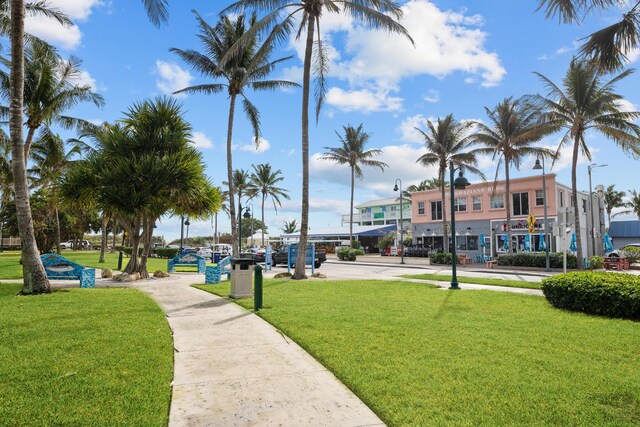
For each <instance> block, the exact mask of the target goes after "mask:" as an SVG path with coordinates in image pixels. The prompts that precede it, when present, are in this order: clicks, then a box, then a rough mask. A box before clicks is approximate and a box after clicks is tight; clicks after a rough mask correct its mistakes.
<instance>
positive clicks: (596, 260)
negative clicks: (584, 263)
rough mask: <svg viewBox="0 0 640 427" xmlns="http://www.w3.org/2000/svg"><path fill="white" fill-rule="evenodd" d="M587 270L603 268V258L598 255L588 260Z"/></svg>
mask: <svg viewBox="0 0 640 427" xmlns="http://www.w3.org/2000/svg"><path fill="white" fill-rule="evenodd" d="M589 268H590V269H591V270H600V269H603V268H604V258H603V257H601V256H598V255H594V256H592V257H591V260H589Z"/></svg>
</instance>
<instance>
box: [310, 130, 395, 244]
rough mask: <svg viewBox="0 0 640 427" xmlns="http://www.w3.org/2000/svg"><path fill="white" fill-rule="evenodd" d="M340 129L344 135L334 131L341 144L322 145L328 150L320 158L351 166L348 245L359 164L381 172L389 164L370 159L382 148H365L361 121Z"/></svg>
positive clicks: (364, 133) (359, 173) (367, 136)
mask: <svg viewBox="0 0 640 427" xmlns="http://www.w3.org/2000/svg"><path fill="white" fill-rule="evenodd" d="M342 129H343V130H344V136H342V135H340V134H339V133H338V132H336V135H337V136H338V139H339V140H340V142H341V143H342V145H341V146H340V147H324V148H325V149H326V150H329V152H327V153H324V154H323V155H322V157H320V158H321V159H323V160H329V161H332V162H336V163H337V164H339V165H349V167H350V168H351V204H350V207H351V209H350V210H349V245H351V244H352V243H351V242H353V192H354V189H355V178H356V177H358V178H359V179H362V168H361V167H360V165H362V166H370V167H376V168H379V169H380V170H381V171H382V172H384V168H386V167H389V165H387V164H386V163H384V162H381V161H379V160H372V159H373V157H375V156H378V155H380V154H382V150H379V149H377V148H372V149H370V150H365V146H366V145H367V142H369V136H370V135H369V134H368V133H366V132H365V131H364V130H363V129H362V123H361V124H360V125H359V126H358V127H357V128H354V127H353V126H351V125H347V126H343V127H342Z"/></svg>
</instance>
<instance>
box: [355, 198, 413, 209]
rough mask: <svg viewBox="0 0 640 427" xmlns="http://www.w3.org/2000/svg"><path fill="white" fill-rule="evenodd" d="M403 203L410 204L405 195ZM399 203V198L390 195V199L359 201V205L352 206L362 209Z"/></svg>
mask: <svg viewBox="0 0 640 427" xmlns="http://www.w3.org/2000/svg"><path fill="white" fill-rule="evenodd" d="M405 203H409V204H410V203H411V199H410V198H408V197H406V196H405V197H404V199H403V202H402V204H405ZM399 204H400V198H399V197H392V198H390V199H377V200H371V201H369V202H364V203H360V204H359V205H356V206H354V208H356V209H362V208H372V207H374V206H389V205H399Z"/></svg>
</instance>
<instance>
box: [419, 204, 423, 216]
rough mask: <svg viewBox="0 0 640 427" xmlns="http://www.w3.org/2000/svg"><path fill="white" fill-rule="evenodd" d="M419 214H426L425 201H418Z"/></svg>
mask: <svg viewBox="0 0 640 427" xmlns="http://www.w3.org/2000/svg"><path fill="white" fill-rule="evenodd" d="M418 215H424V202H418Z"/></svg>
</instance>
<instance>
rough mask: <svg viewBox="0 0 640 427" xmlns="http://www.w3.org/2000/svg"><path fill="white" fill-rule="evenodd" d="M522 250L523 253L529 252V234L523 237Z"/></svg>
mask: <svg viewBox="0 0 640 427" xmlns="http://www.w3.org/2000/svg"><path fill="white" fill-rule="evenodd" d="M524 250H525V251H530V250H531V235H530V234H529V233H527V235H526V236H524Z"/></svg>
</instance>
